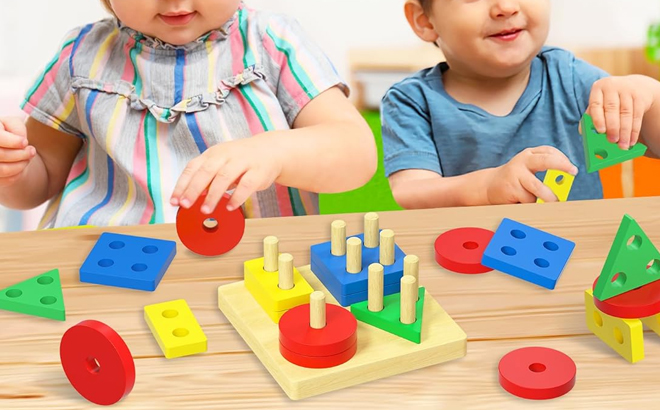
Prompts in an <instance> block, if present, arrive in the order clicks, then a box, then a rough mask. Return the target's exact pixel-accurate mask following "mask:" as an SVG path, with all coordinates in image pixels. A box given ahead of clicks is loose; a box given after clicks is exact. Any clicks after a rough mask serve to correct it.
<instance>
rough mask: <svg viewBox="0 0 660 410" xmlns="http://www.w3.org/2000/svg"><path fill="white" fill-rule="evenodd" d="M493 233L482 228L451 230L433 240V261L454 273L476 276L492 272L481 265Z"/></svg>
mask: <svg viewBox="0 0 660 410" xmlns="http://www.w3.org/2000/svg"><path fill="white" fill-rule="evenodd" d="M494 234H495V233H494V232H492V231H489V230H488V229H482V228H458V229H452V230H450V231H447V232H445V233H443V234H442V235H440V236H438V239H436V240H435V260H436V262H438V264H439V265H440V266H442V267H443V268H445V269H447V270H450V271H452V272H456V273H466V274H476V273H486V272H490V271H492V269H491V268H487V267H485V266H483V265H482V264H481V258H482V256H483V254H484V250H485V249H486V247H487V246H488V244H489V243H490V240H491V239H492V238H493V235H494Z"/></svg>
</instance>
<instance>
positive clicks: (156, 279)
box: [80, 232, 176, 291]
mask: <svg viewBox="0 0 660 410" xmlns="http://www.w3.org/2000/svg"><path fill="white" fill-rule="evenodd" d="M174 255H176V242H173V241H165V240H161V239H152V238H143V237H139V236H129V235H121V234H116V233H109V232H105V233H103V234H101V236H100V237H99V239H98V241H96V245H94V248H93V249H92V251H91V252H90V253H89V255H88V256H87V259H86V260H85V263H83V265H82V266H81V267H80V281H81V282H86V283H94V284H97V285H106V286H116V287H121V288H129V289H136V290H146V291H154V290H156V288H157V287H158V284H159V283H160V280H161V279H162V278H163V275H165V271H166V270H167V268H168V267H169V266H170V263H171V262H172V259H174Z"/></svg>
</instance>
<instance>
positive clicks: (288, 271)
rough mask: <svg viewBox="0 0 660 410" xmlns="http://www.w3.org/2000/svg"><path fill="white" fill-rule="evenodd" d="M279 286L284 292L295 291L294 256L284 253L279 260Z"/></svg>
mask: <svg viewBox="0 0 660 410" xmlns="http://www.w3.org/2000/svg"><path fill="white" fill-rule="evenodd" d="M278 262H279V263H278V268H277V271H278V276H279V277H278V286H279V288H280V289H282V290H291V289H293V256H292V255H291V254H290V253H283V254H281V255H280V256H279V258H278Z"/></svg>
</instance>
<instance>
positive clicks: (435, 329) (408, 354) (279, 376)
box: [218, 265, 467, 400]
mask: <svg viewBox="0 0 660 410" xmlns="http://www.w3.org/2000/svg"><path fill="white" fill-rule="evenodd" d="M298 270H299V271H300V274H301V275H302V276H303V277H304V278H305V279H306V280H307V282H308V283H309V284H310V285H311V286H312V288H313V289H314V290H318V291H322V292H324V293H325V294H326V301H327V303H333V304H338V303H337V300H336V299H335V298H334V297H332V295H331V294H330V292H328V291H327V289H326V288H325V287H324V286H323V284H322V283H321V282H320V281H319V280H318V279H317V278H316V276H315V275H314V274H313V273H312V271H311V269H310V266H309V265H307V266H304V267H301V268H298ZM218 307H219V308H220V310H221V311H222V313H224V315H225V316H226V317H227V319H228V320H229V321H230V322H231V324H232V325H233V326H234V328H236V330H237V331H238V333H239V334H240V335H241V337H243V339H244V340H245V342H246V343H247V344H248V346H250V348H251V349H252V351H253V352H254V353H255V354H256V355H257V357H258V358H259V360H261V362H262V363H263V365H264V366H265V367H266V369H267V370H268V371H269V372H270V374H271V375H272V376H273V378H275V380H276V381H277V383H279V385H280V386H281V387H282V389H283V390H284V392H285V393H286V394H287V396H289V398H291V399H292V400H299V399H304V398H306V397H311V396H316V395H319V394H322V393H327V392H330V391H334V390H339V389H343V388H346V387H349V386H354V385H357V384H362V383H366V382H369V381H372V380H377V379H382V378H385V377H389V376H393V375H396V374H401V373H406V372H409V371H411V370H416V369H421V368H423V367H427V366H431V365H434V364H438V363H442V362H447V361H450V360H454V359H458V358H461V357H463V356H465V354H466V351H467V335H466V334H465V332H464V331H463V330H462V329H461V328H460V327H459V326H458V325H457V324H456V322H454V320H453V319H452V318H451V317H450V316H449V315H448V314H447V312H445V311H444V309H442V307H441V306H440V305H439V304H438V303H437V302H436V301H435V300H434V299H433V298H432V297H431V295H430V294H428V293H427V294H426V297H425V302H424V322H423V324H422V341H421V343H420V344H416V343H413V342H410V341H408V340H405V339H402V338H400V337H398V336H395V335H392V334H390V333H388V332H385V331H383V330H380V329H378V328H375V327H372V326H369V325H367V324H365V323H361V322H358V329H357V333H358V341H357V343H358V347H357V353H356V354H355V356H354V357H353V358H352V359H351V360H349V361H348V362H346V363H344V364H341V365H339V366H336V367H331V368H327V369H308V368H304V367H299V366H296V365H294V364H292V363H289V362H288V361H287V360H286V359H284V358H283V357H282V355H281V354H280V350H279V329H278V326H277V325H276V324H275V323H273V321H272V320H270V318H269V317H268V315H267V314H266V313H265V312H264V311H263V309H262V308H261V307H260V306H259V304H258V303H257V302H256V301H255V300H254V299H253V298H252V296H251V295H250V293H249V292H248V291H247V289H246V288H245V285H244V283H243V281H241V282H236V283H232V284H230V285H225V286H220V287H219V288H218Z"/></svg>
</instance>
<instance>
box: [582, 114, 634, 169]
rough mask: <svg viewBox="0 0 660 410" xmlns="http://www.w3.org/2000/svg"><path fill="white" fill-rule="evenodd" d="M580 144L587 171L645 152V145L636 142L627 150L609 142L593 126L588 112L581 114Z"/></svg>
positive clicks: (617, 162)
mask: <svg viewBox="0 0 660 410" xmlns="http://www.w3.org/2000/svg"><path fill="white" fill-rule="evenodd" d="M580 125H581V128H582V135H583V136H582V144H583V145H584V154H585V156H586V159H587V172H589V173H591V172H596V171H598V170H601V169H604V168H608V167H611V166H613V165H617V164H620V163H622V162H625V161H628V160H631V159H634V158H637V157H641V156H642V155H644V154H646V149H647V148H646V145H644V144H642V143H637V144H635V145H633V146H632V147H630V148H629V149H628V151H625V150H622V149H621V148H620V147H619V145H618V144H616V143H613V142H609V141H608V140H607V135H605V134H599V133H598V131H596V129H595V128H594V123H593V120H592V119H591V116H589V115H588V114H584V115H583V116H582V121H581V124H580Z"/></svg>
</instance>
